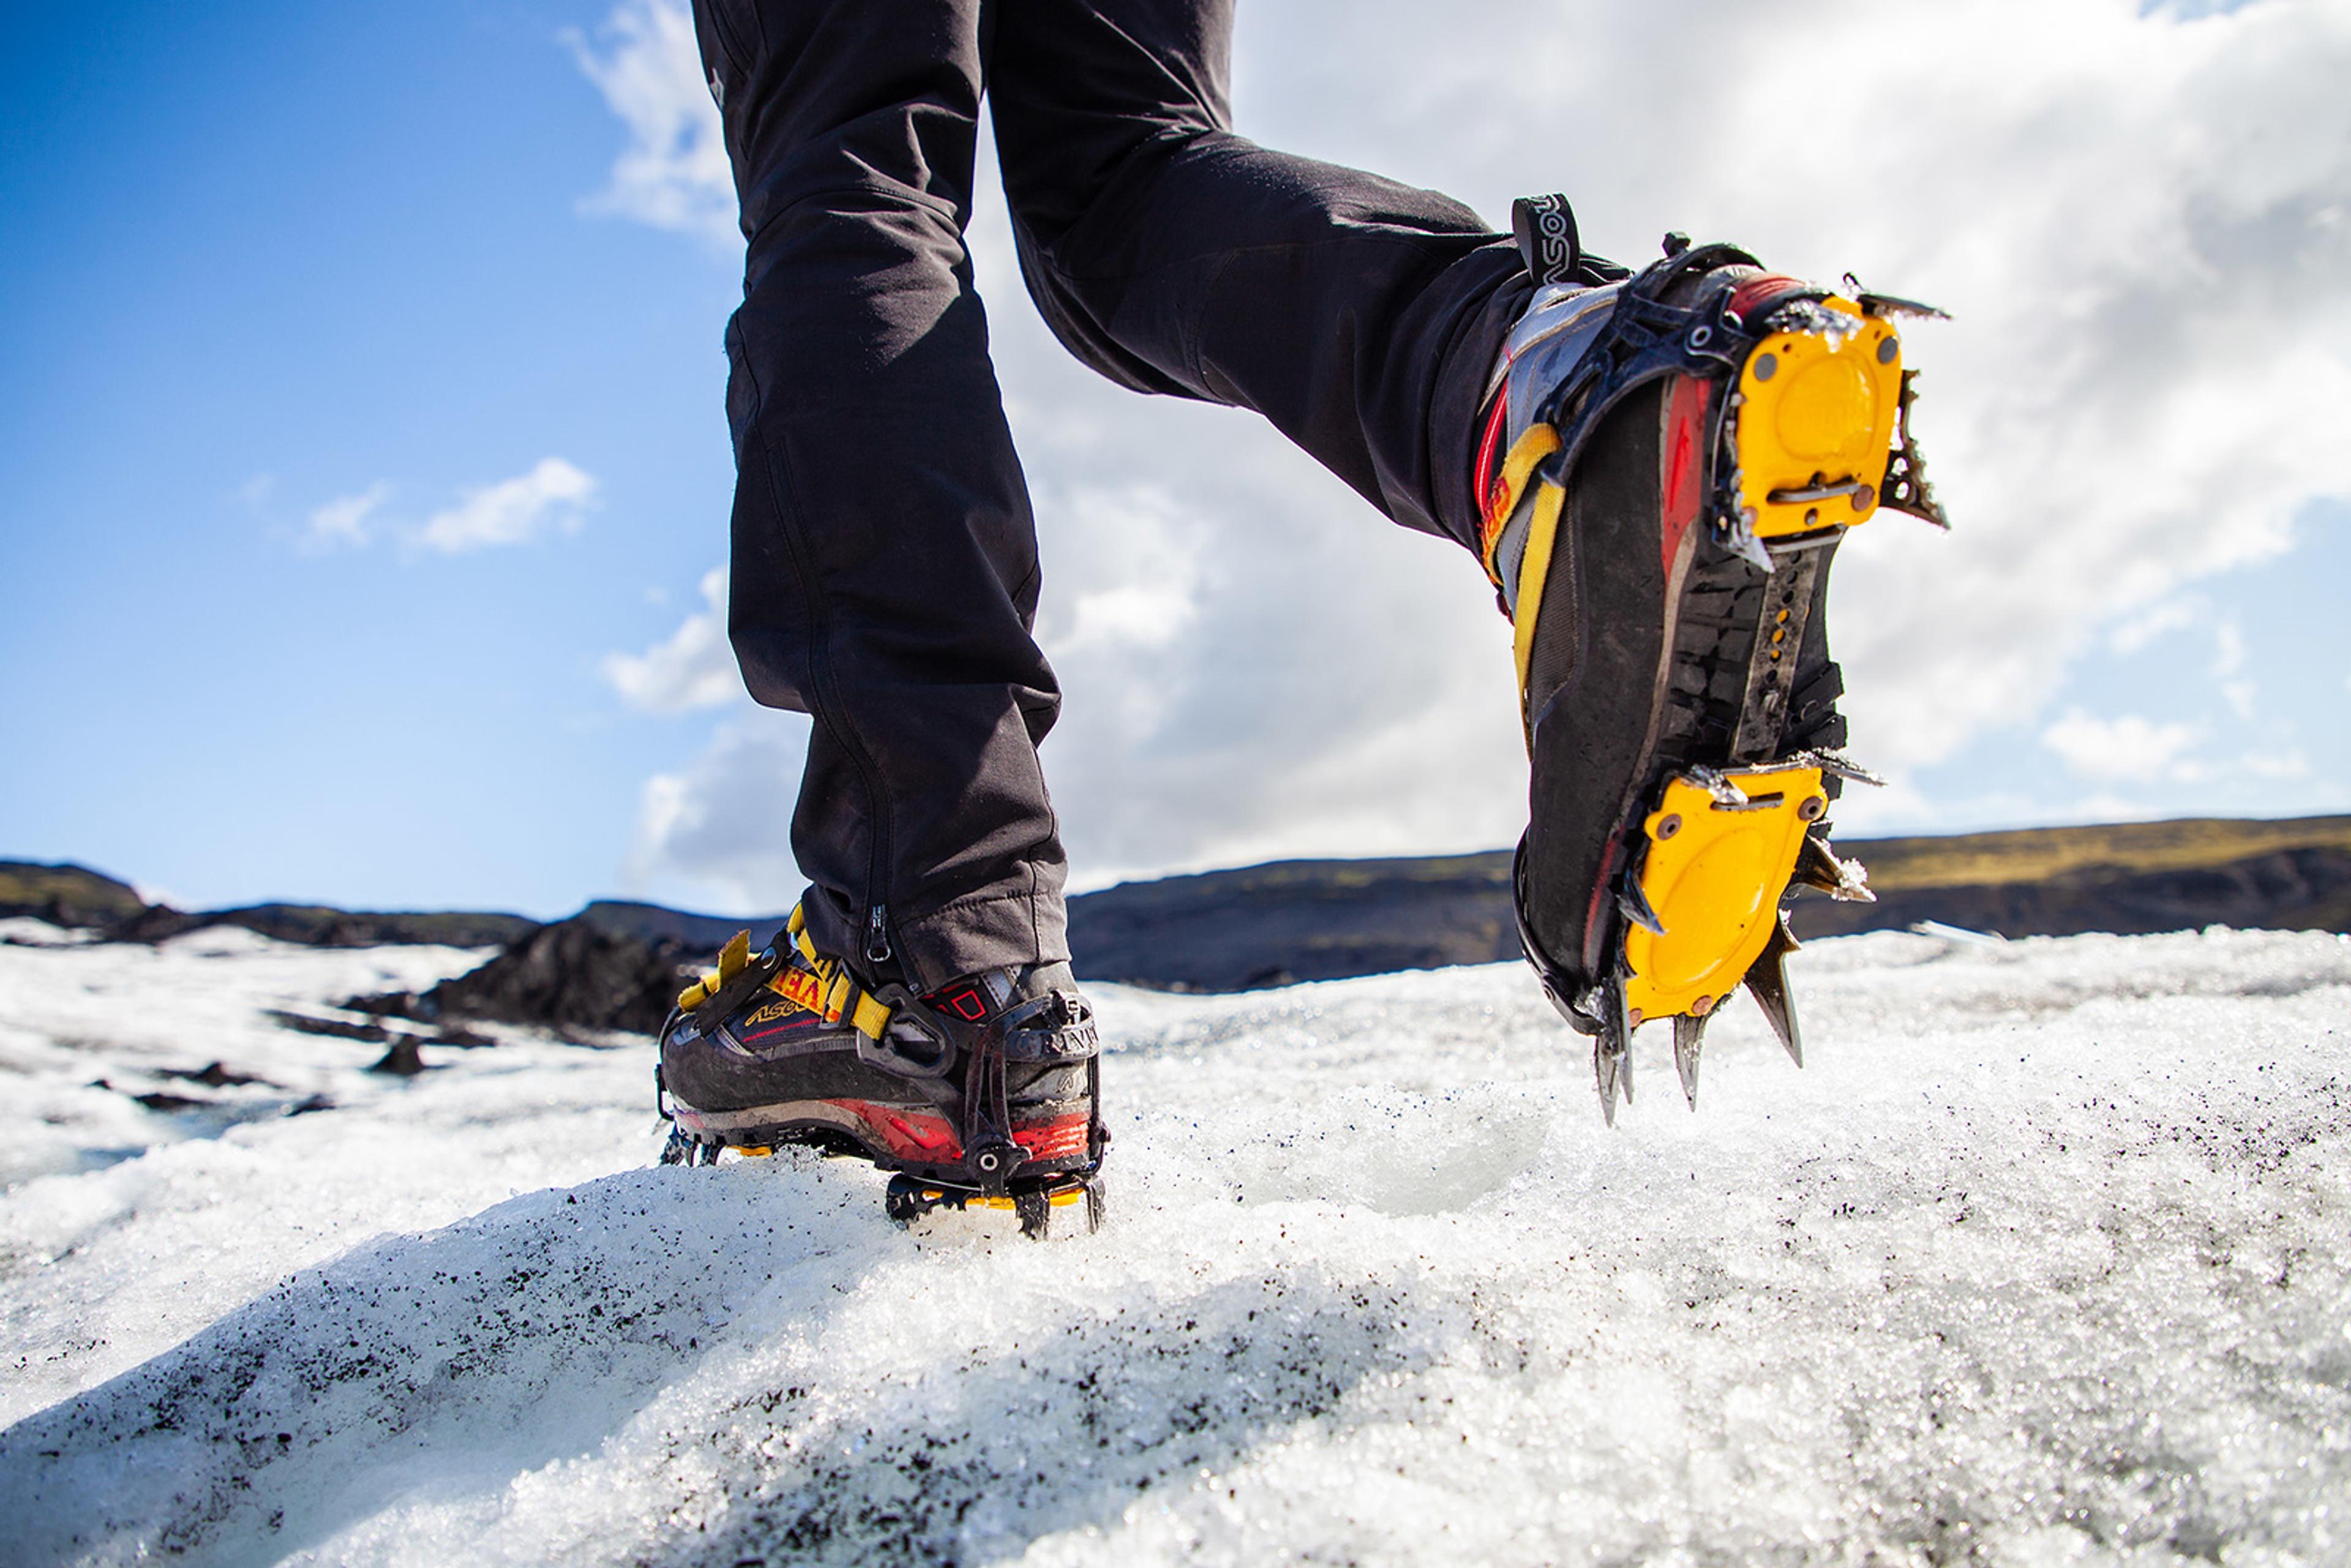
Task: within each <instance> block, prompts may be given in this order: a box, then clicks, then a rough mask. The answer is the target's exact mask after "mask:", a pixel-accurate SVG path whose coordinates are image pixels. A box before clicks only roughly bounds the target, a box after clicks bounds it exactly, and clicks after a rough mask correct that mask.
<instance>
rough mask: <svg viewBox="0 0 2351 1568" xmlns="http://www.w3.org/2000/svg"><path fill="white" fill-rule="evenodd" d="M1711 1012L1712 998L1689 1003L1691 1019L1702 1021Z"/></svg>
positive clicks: (1701, 998)
mask: <svg viewBox="0 0 2351 1568" xmlns="http://www.w3.org/2000/svg"><path fill="white" fill-rule="evenodd" d="M1713 1010H1714V998H1712V997H1700V998H1698V1000H1696V1001H1694V1002H1692V1003H1690V1017H1692V1018H1700V1019H1702V1018H1704V1017H1706V1015H1707V1014H1708V1013H1710V1012H1712V1011H1713Z"/></svg>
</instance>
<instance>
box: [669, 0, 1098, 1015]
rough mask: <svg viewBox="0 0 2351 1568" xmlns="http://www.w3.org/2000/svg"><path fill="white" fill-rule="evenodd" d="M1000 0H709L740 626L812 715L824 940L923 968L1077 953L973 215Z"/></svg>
mask: <svg viewBox="0 0 2351 1568" xmlns="http://www.w3.org/2000/svg"><path fill="white" fill-rule="evenodd" d="M986 9H987V7H986V6H984V5H983V4H982V0H891V3H890V4H887V5H882V4H876V3H875V0H695V33H696V36H697V38H698V41H699V42H700V45H701V47H702V53H703V60H704V65H705V70H706V71H707V73H708V74H709V78H710V80H711V82H712V84H713V92H714V94H715V95H716V96H717V97H718V98H719V99H720V108H721V115H722V119H723V120H724V121H725V125H726V147H727V152H728V156H729V158H730V159H731V160H732V162H733V164H734V172H735V180H736V186H737V192H738V193H739V195H740V196H741V199H742V210H743V228H744V233H745V235H746V236H747V239H748V240H749V242H750V244H749V253H748V256H747V264H746V271H745V278H744V300H743V307H742V308H741V309H740V310H739V311H738V312H737V314H736V317H735V319H734V320H733V321H732V322H731V323H730V324H729V327H728V329H727V350H728V354H729V359H730V361H731V375H730V379H729V382H728V386H727V413H728V422H729V424H730V426H731V427H732V431H733V434H734V440H735V450H736V464H737V488H736V494H735V509H734V518H733V565H732V580H733V586H732V601H731V606H730V612H729V626H728V630H729V632H730V634H731V637H732V640H733V643H734V646H735V651H736V654H737V659H738V661H739V663H740V664H741V666H742V670H743V675H744V679H745V682H746V683H747V685H748V686H749V688H750V691H751V695H753V696H754V697H755V698H757V699H758V701H759V702H761V703H763V704H765V705H767V706H771V707H782V708H791V709H797V710H799V711H802V712H806V713H808V714H810V716H812V718H813V720H814V725H813V735H812V737H811V739H810V746H809V759H808V770H807V774H806V777H805V778H804V779H803V780H802V783H801V788H800V795H799V806H798V808H797V810H795V811H794V813H793V817H792V847H793V851H794V852H795V853H796V855H797V856H798V857H799V863H800V868H801V870H802V872H803V873H805V874H806V875H807V876H808V877H809V878H810V882H811V883H813V887H812V888H811V890H810V894H811V895H810V897H809V899H808V900H807V907H808V909H809V914H810V922H811V924H812V925H813V926H814V928H815V930H814V936H815V939H816V941H817V943H818V945H819V946H820V947H822V948H824V949H826V950H828V951H831V952H835V953H841V954H846V955H862V956H863V957H864V959H865V961H866V965H867V967H869V968H871V969H872V970H874V971H876V972H878V973H882V974H887V973H890V972H892V970H893V969H895V970H896V971H897V972H901V973H903V974H904V976H905V977H907V978H909V979H910V980H913V981H914V982H915V983H916V984H917V985H918V986H920V987H922V988H931V987H935V986H937V985H940V984H943V983H944V982H946V980H948V979H950V978H953V977H956V976H957V975H961V974H966V973H969V972H971V971H973V970H976V969H979V968H982V967H995V966H999V965H1012V964H1024V963H1032V962H1043V961H1051V960H1056V959H1061V958H1065V957H1067V956H1068V946H1067V936H1066V934H1065V929H1064V919H1063V915H1062V906H1061V884H1062V881H1063V872H1064V862H1063V857H1062V852H1061V841H1060V838H1059V836H1058V833H1057V831H1056V828H1055V823H1054V819H1053V814H1052V810H1051V807H1050V803H1049V801H1048V800H1047V797H1046V792H1045V783H1044V779H1043V776H1042V774H1041V773H1040V770H1039V768H1038V763H1037V743H1038V742H1039V740H1040V739H1041V738H1042V737H1043V736H1044V734H1045V732H1046V731H1047V730H1048V729H1049V728H1050V727H1051V725H1052V722H1053V719H1054V716H1055V714H1056V713H1057V711H1058V709H1059V707H1060V703H1061V694H1060V688H1059V686H1058V685H1057V684H1056V682H1055V679H1054V676H1053V673H1052V671H1051V669H1050V667H1049V666H1048V665H1047V664H1046V661H1045V658H1044V655H1043V654H1042V653H1040V651H1039V649H1038V647H1037V644H1036V643H1035V641H1034V639H1033V638H1031V636H1030V635H1029V627H1030V625H1031V622H1032V621H1033V618H1034V615H1035V612H1036V606H1037V594H1038V587H1039V576H1038V566H1037V548H1036V536H1035V527H1034V524H1033V521H1032V519H1031V517H1030V513H1029V497H1028V492H1027V489H1026V486H1025V485H1024V483H1023V480H1022V476H1021V473H1020V467H1019V461H1018V460H1017V458H1016V457H1015V456H1014V455H1013V450H1012V440H1011V434H1010V432H1009V430H1008V427H1007V426H1006V423H1005V421H1004V414H1003V411H1002V404H1001V400H1000V398H999V396H998V389H997V384H996V379H995V372H994V371H993V370H992V368H991V367H990V365H989V362H988V357H987V322H986V319H985V317H984V316H983V314H982V312H981V309H980V302H979V298H978V296H977V294H976V293H975V292H974V290H973V287H972V278H971V264H970V257H969V256H968V254H967V252H966V250H965V248H964V243H963V227H964V225H965V223H966V221H967V217H968V214H969V209H970V189H971V177H972V162H973V157H974V152H975V146H976V140H977V114H978V107H979V99H980V94H981V89H982V77H983V62H984V61H985V59H986V57H987V48H986V45H987V40H986V38H985V37H983V32H984V26H985V16H984V13H985V11H986Z"/></svg>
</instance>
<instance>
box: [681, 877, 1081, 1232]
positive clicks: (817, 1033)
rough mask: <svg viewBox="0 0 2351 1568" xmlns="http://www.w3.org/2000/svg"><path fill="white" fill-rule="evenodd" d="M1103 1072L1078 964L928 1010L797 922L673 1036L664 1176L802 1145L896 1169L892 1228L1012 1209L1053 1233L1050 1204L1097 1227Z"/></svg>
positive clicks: (932, 1003)
mask: <svg viewBox="0 0 2351 1568" xmlns="http://www.w3.org/2000/svg"><path fill="white" fill-rule="evenodd" d="M1100 1083H1101V1065H1100V1059H1099V1056H1098V1054H1097V1044H1096V1038H1095V1032H1094V1023H1093V1014H1092V1010H1091V1009H1088V1007H1087V1006H1086V1002H1085V998H1083V997H1081V995H1080V994H1079V992H1078V988H1077V985H1076V982H1075V981H1074V980H1072V979H1071V976H1070V967H1069V966H1068V965H1067V964H1044V965H1031V966H1029V967H1025V968H1021V969H1017V970H1015V969H997V970H988V971H986V972H983V973H981V974H977V975H967V976H966V977H963V978H961V979H958V980H955V981H952V982H950V983H949V984H947V985H946V986H943V987H941V988H939V989H937V990H935V991H933V992H932V993H931V994H930V995H928V996H925V997H916V996H914V995H913V994H912V993H911V992H909V991H908V990H907V989H906V988H904V986H900V985H883V986H880V987H869V986H867V985H866V984H865V983H864V982H863V981H862V980H861V979H859V978H858V977H856V976H855V975H853V974H852V972H851V971H850V969H849V968H848V967H847V966H845V965H844V964H842V963H841V961H840V960H838V959H835V958H831V957H828V956H824V955H821V954H820V953H818V952H817V951H816V950H815V948H814V946H812V945H811V944H810V941H809V938H808V936H807V933H806V930H805V928H804V925H803V923H802V920H801V917H800V912H799V910H797V909H795V910H794V911H793V912H792V917H791V922H790V924H789V926H788V927H787V928H786V929H785V931H784V932H782V933H780V934H778V936H777V938H776V941H775V942H774V943H772V944H771V945H770V946H768V949H767V950H766V951H765V952H762V953H759V954H758V955H756V956H754V955H753V954H752V953H751V951H750V941H749V938H748V936H746V935H743V934H737V936H736V938H735V939H734V941H732V942H730V943H728V944H727V946H726V951H725V952H723V953H721V954H720V955H719V960H718V967H717V969H716V970H715V971H713V972H711V973H709V974H706V975H705V976H704V977H703V978H702V980H701V981H700V982H699V983H697V984H695V985H693V986H690V987H688V988H686V989H685V991H684V994H683V995H681V996H680V997H679V998H678V1002H677V1008H676V1009H675V1010H674V1012H672V1013H671V1015H670V1018H669V1021H668V1022H667V1023H666V1024H665V1025H664V1027H663V1029H662V1034H661V1062H660V1066H659V1068H658V1079H657V1091H658V1093H657V1098H658V1101H659V1103H660V1104H661V1107H662V1113H663V1114H664V1116H665V1117H667V1118H668V1119H669V1120H670V1122H671V1123H672V1129H671V1133H670V1141H669V1145H668V1147H667V1148H666V1149H665V1150H664V1152H663V1155H662V1159H663V1163H664V1164H668V1165H676V1164H695V1163H699V1164H705V1165H715V1164H716V1163H717V1159H718V1152H719V1150H720V1149H721V1148H723V1147H734V1148H738V1149H742V1150H745V1151H747V1152H750V1153H756V1154H764V1153H766V1152H768V1149H769V1148H771V1147H772V1146H773V1145H778V1144H804V1145H815V1146H817V1147H820V1148H825V1149H830V1150H831V1151H832V1152H834V1153H838V1154H845V1155H858V1156H862V1157H863V1158H866V1159H870V1160H872V1162H873V1163H874V1164H875V1165H876V1166H880V1167H881V1168H882V1169H883V1170H886V1171H893V1172H895V1173H898V1174H897V1176H896V1177H895V1178H894V1179H893V1181H892V1182H891V1184H890V1191H889V1197H888V1209H889V1213H890V1217H891V1218H893V1219H897V1220H901V1221H904V1220H907V1219H911V1218H914V1216H915V1215H917V1214H919V1213H922V1212H924V1211H925V1210H926V1209H931V1208H937V1207H954V1208H961V1207H968V1206H975V1205H977V1206H981V1207H998V1208H1007V1209H1010V1210H1012V1211H1014V1212H1015V1213H1017V1214H1018V1215H1019V1219H1020V1225H1021V1228H1022V1229H1023V1230H1024V1231H1026V1232H1028V1233H1029V1235H1031V1236H1036V1237H1041V1236H1043V1235H1044V1234H1045V1232H1046V1229H1047V1228H1048V1226H1049V1224H1050V1216H1051V1211H1052V1210H1053V1209H1054V1208H1056V1207H1067V1206H1071V1205H1074V1204H1080V1203H1082V1204H1083V1205H1084V1207H1085V1214H1086V1219H1087V1224H1088V1228H1093V1227H1095V1226H1098V1225H1099V1224H1100V1223H1101V1219H1102V1186H1101V1169H1102V1153H1103V1150H1104V1148H1105V1147H1106V1146H1107V1145H1108V1144H1109V1141H1110V1139H1109V1133H1108V1131H1107V1130H1106V1129H1105V1128H1104V1127H1103V1126H1102V1116H1101V1111H1100V1102H1099V1095H1098V1091H1099V1089H1100Z"/></svg>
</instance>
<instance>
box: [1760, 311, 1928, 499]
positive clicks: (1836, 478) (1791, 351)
mask: <svg viewBox="0 0 2351 1568" xmlns="http://www.w3.org/2000/svg"><path fill="white" fill-rule="evenodd" d="M1819 311H1820V314H1821V316H1823V317H1849V318H1851V320H1852V326H1851V328H1850V329H1849V330H1843V331H1840V330H1836V329H1833V328H1831V329H1821V327H1820V323H1819V322H1818V321H1817V320H1816V322H1815V324H1814V326H1813V327H1810V328H1804V329H1794V330H1789V331H1781V332H1773V333H1772V334H1771V335H1770V336H1769V337H1767V338H1765V339H1764V340H1762V341H1761V343H1759V344H1757V345H1756V347H1755V350H1754V351H1753V352H1752V353H1750V354H1749V355H1748V356H1747V363H1746V365H1745V367H1744V368H1743V369H1741V370H1740V375H1739V399H1740V401H1739V403H1738V405H1737V414H1738V436H1737V445H1738V453H1739V499H1740V508H1741V511H1742V513H1743V515H1744V516H1745V517H1746V520H1747V524H1748V527H1749V528H1751V529H1752V530H1753V532H1754V535H1755V537H1756V538H1759V539H1777V538H1788V537H1789V536H1791V535H1794V534H1803V533H1810V532H1812V531H1813V529H1815V528H1833V527H1837V526H1840V525H1842V526H1851V525H1853V524H1855V523H1861V522H1865V521H1867V520H1868V519H1869V517H1870V516H1871V514H1873V513H1874V512H1876V510H1877V504H1878V500H1879V498H1880V497H1879V495H1878V486H1879V483H1880V481H1881V480H1883V479H1884V477H1885V476H1886V453H1887V451H1888V450H1889V449H1890V448H1891V447H1892V445H1893V443H1894V426H1895V416H1896V413H1897V412H1898V411H1899V409H1900V406H1901V402H1902V340H1901V339H1900V338H1899V337H1898V336H1897V335H1896V332H1895V330H1894V324H1893V323H1892V322H1891V321H1889V320H1887V319H1886V318H1885V317H1883V316H1865V315H1864V314H1863V312H1862V308H1861V307H1860V306H1859V305H1856V304H1855V303H1854V302H1853V301H1852V300H1849V299H1844V298H1837V297H1836V296H1834V295H1832V296H1830V297H1829V298H1826V299H1823V300H1822V301H1821V302H1820V305H1819Z"/></svg>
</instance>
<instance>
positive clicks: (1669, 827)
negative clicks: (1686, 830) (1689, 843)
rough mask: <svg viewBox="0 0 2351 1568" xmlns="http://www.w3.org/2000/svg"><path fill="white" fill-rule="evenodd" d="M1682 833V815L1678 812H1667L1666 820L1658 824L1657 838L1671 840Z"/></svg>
mask: <svg viewBox="0 0 2351 1568" xmlns="http://www.w3.org/2000/svg"><path fill="white" fill-rule="evenodd" d="M1680 831H1682V820H1681V817H1680V815H1679V814H1678V813H1677V812H1671V811H1669V812H1667V814H1666V816H1665V817H1664V819H1663V820H1661V821H1659V822H1658V823H1657V837H1659V838H1661V839H1670V838H1672V837H1673V836H1674V835H1675V834H1676V833H1678V832H1680Z"/></svg>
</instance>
